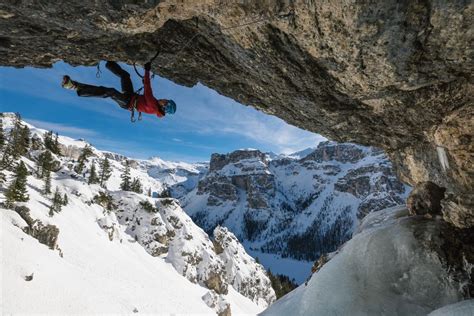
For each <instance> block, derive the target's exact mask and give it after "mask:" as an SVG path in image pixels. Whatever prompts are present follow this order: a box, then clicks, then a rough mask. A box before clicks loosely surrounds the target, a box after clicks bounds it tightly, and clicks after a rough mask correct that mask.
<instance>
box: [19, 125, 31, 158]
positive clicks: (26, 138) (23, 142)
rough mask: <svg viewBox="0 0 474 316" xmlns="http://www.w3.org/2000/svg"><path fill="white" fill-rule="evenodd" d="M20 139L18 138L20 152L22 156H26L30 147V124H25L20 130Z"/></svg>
mask: <svg viewBox="0 0 474 316" xmlns="http://www.w3.org/2000/svg"><path fill="white" fill-rule="evenodd" d="M19 136H20V139H19V140H18V152H19V154H20V155H21V156H24V155H26V154H27V153H28V149H29V148H30V138H31V135H30V129H29V128H28V126H26V125H23V126H22V128H21V130H20V135H19Z"/></svg>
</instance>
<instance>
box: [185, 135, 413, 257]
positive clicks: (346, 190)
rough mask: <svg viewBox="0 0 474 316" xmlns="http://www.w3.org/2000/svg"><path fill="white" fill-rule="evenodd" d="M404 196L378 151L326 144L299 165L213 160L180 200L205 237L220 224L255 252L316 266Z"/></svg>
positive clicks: (246, 158) (230, 157)
mask: <svg viewBox="0 0 474 316" xmlns="http://www.w3.org/2000/svg"><path fill="white" fill-rule="evenodd" d="M407 193H408V188H407V187H406V186H405V185H403V184H402V183H401V182H400V181H399V180H398V179H397V178H396V176H395V174H394V172H393V170H392V166H391V165H390V163H389V162H388V160H387V158H386V156H384V154H383V152H381V151H380V150H379V149H375V148H367V147H363V146H357V145H354V144H349V143H343V144H338V143H335V142H323V143H321V144H319V145H318V147H317V148H315V149H314V150H313V151H312V152H311V153H309V154H308V155H306V156H305V157H304V158H302V159H295V158H290V157H275V158H274V159H270V158H269V157H268V156H267V155H266V154H264V153H262V152H260V151H256V150H247V151H245V150H238V151H235V152H232V153H229V154H226V155H222V154H213V155H212V159H211V161H210V168H209V173H208V174H207V175H205V176H204V177H203V178H202V179H201V180H200V181H199V183H198V185H197V188H196V189H195V190H194V191H192V192H191V193H190V194H188V195H187V196H185V197H184V198H182V199H181V201H182V205H183V208H184V209H185V211H186V212H188V214H190V215H191V217H192V218H193V220H194V221H195V222H196V223H197V224H198V225H200V226H201V227H202V228H203V229H204V230H206V231H207V232H208V233H209V234H210V233H211V232H212V231H213V230H214V228H215V227H216V226H218V225H223V226H226V227H228V228H229V229H230V230H231V231H232V232H233V233H234V234H235V235H236V236H237V237H238V238H239V239H240V240H243V241H245V244H246V245H247V246H248V247H251V248H252V249H254V250H259V251H263V252H270V253H275V254H282V255H284V256H289V257H293V258H297V259H306V260H315V259H317V258H318V256H319V255H320V254H322V253H326V252H331V251H334V250H335V249H336V248H337V247H338V246H339V245H340V244H341V243H343V242H344V241H346V240H347V239H349V238H350V236H351V233H352V231H353V229H354V226H355V225H356V221H357V218H359V219H362V218H363V217H365V216H366V215H367V214H369V213H370V212H374V211H378V210H381V209H384V208H386V207H390V206H393V205H398V204H403V203H404V201H405V198H406V194H407Z"/></svg>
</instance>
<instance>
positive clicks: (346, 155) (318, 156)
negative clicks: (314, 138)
mask: <svg viewBox="0 0 474 316" xmlns="http://www.w3.org/2000/svg"><path fill="white" fill-rule="evenodd" d="M367 154H368V149H367V148H364V147H362V146H357V145H354V144H348V143H336V142H329V141H327V142H321V143H320V144H319V145H318V147H317V148H316V149H315V150H314V151H313V152H312V153H310V154H309V155H307V156H306V157H304V158H303V159H302V160H303V161H315V162H326V161H331V160H335V161H338V162H341V163H352V164H353V163H356V162H357V161H359V160H361V159H362V158H364V157H365V156H366V155H367Z"/></svg>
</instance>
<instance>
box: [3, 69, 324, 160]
mask: <svg viewBox="0 0 474 316" xmlns="http://www.w3.org/2000/svg"><path fill="white" fill-rule="evenodd" d="M122 66H123V67H124V68H125V69H126V70H127V71H129V72H130V74H131V75H132V78H133V81H134V87H135V89H137V88H139V87H141V80H140V79H139V78H138V77H137V76H136V74H135V72H134V70H133V68H131V67H129V66H127V65H122ZM101 70H102V73H101V77H100V78H96V68H95V67H83V66H79V67H72V66H70V65H68V64H66V63H64V62H58V63H56V64H55V65H54V67H53V68H51V69H38V68H30V67H26V68H22V69H15V68H10V67H0V96H1V97H0V111H1V112H19V113H20V114H21V115H22V116H23V118H24V119H25V120H26V121H28V122H30V123H31V124H33V125H35V126H37V127H41V128H45V129H51V130H53V131H57V132H59V134H61V135H66V136H70V137H74V138H84V139H86V140H87V141H88V142H90V143H91V144H92V145H94V146H95V147H97V148H99V149H102V150H109V151H113V152H118V153H121V154H124V155H127V156H130V157H134V158H149V157H152V156H159V157H161V158H163V159H166V160H178V161H188V162H193V161H207V160H209V157H210V155H211V154H212V153H214V152H219V153H226V152H230V151H233V150H236V149H240V148H256V149H260V150H262V151H273V152H275V153H290V152H294V151H298V150H301V149H304V148H307V147H314V146H316V145H317V144H318V143H319V142H320V141H321V140H323V139H324V138H322V137H321V136H319V135H317V134H314V133H310V132H307V131H304V130H301V129H298V128H296V127H293V126H291V125H288V124H286V123H285V122H284V121H282V120H280V119H278V118H276V117H274V116H270V115H266V114H264V113H262V112H259V111H256V110H255V109H253V108H252V107H250V106H244V105H241V104H239V103H237V102H235V101H233V100H232V99H229V98H226V97H224V96H221V95H219V94H218V93H217V92H215V91H213V90H211V89H209V88H207V87H205V86H203V85H201V84H198V85H196V86H194V87H192V88H187V87H183V86H179V85H177V84H175V83H173V82H171V81H169V80H166V79H164V78H160V77H159V76H155V79H154V80H153V81H152V88H153V93H154V95H155V97H157V98H165V99H173V100H175V101H176V103H177V105H178V109H177V112H176V114H175V115H168V116H166V117H165V118H163V119H159V118H157V117H155V116H150V115H143V121H141V122H136V123H131V122H130V115H129V112H127V111H126V110H123V109H121V108H119V107H118V105H116V103H115V102H113V101H112V100H109V99H96V98H80V97H78V96H77V95H76V93H75V92H74V91H70V90H65V89H62V88H61V86H60V82H61V78H62V76H63V75H64V74H69V75H70V76H71V78H72V79H74V80H77V81H80V82H85V83H90V84H94V85H103V86H110V87H115V88H117V89H118V90H120V82H119V79H118V78H117V77H115V76H114V75H112V74H111V73H110V72H109V71H107V69H106V68H105V65H104V63H103V62H102V63H101Z"/></svg>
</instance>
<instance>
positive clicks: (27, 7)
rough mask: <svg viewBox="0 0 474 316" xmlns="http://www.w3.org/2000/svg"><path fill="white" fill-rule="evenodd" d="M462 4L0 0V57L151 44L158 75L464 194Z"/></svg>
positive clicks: (47, 60) (138, 56)
mask: <svg viewBox="0 0 474 316" xmlns="http://www.w3.org/2000/svg"><path fill="white" fill-rule="evenodd" d="M473 11H474V6H473V4H472V3H470V2H469V1H463V0H455V1H435V0H430V1H421V0H420V1H404V2H400V1H395V0H393V1H380V2H370V1H369V2H341V1H325V2H319V1H304V0H296V1H287V0H273V1H223V0H197V1H196V0H193V1H190V0H184V1H179V2H177V3H174V2H172V1H144V0H143V1H129V0H108V1H101V2H97V1H92V0H86V1H68V2H67V3H59V4H58V3H57V1H53V0H41V1H36V0H35V1H33V0H25V1H14V0H7V1H3V2H2V3H1V4H0V30H1V31H0V64H1V65H9V66H17V67H22V66H27V65H33V66H44V67H47V66H50V65H51V64H52V63H54V62H55V61H58V60H61V59H63V60H65V61H67V62H69V63H71V64H81V65H93V64H95V63H97V61H99V60H105V59H112V60H119V61H124V62H128V63H132V62H139V63H142V64H143V63H144V62H145V61H146V60H148V59H149V58H150V57H151V56H153V54H154V53H155V51H156V49H157V48H158V47H159V48H160V49H161V51H162V53H161V55H160V56H159V58H158V59H157V60H156V62H155V64H154V71H155V72H157V73H158V74H160V75H161V76H164V77H166V78H169V79H171V80H173V81H175V82H178V83H180V84H184V85H194V84H196V83H197V82H201V83H203V84H204V85H207V86H209V87H211V88H213V89H215V90H217V91H219V92H220V93H222V94H224V95H227V96H229V97H232V98H233V99H235V100H237V101H239V102H241V103H243V104H249V105H252V106H254V107H256V108H257V109H260V110H262V111H265V112H267V113H270V114H273V115H276V116H279V117H280V118H282V119H284V120H285V121H287V122H289V123H291V124H294V125H296V126H299V127H302V128H305V129H308V130H311V131H315V132H318V133H321V134H323V135H324V136H327V137H329V138H331V139H334V140H339V141H341V140H343V141H354V142H359V143H362V144H366V145H374V146H379V147H383V148H384V149H386V150H387V151H388V152H389V154H390V156H391V158H392V160H393V162H394V165H395V166H396V167H397V170H398V172H399V174H400V175H401V176H402V177H403V180H404V181H407V182H408V183H410V184H412V185H414V184H416V183H418V182H421V181H427V180H431V181H433V182H435V183H437V184H438V185H440V186H442V187H446V188H447V190H448V192H450V193H453V194H454V195H456V196H458V197H459V199H454V200H455V201H459V200H467V201H472V199H471V198H469V195H472V190H473V186H474V185H473V183H474V182H473V181H474V177H473V171H474V167H473V165H472V163H469V161H472V154H473V148H472V146H473V145H472V144H473V142H472V136H473V135H472V133H473V131H474V119H473V111H474V109H473V101H472V96H473V88H472V83H473V80H472V73H473V68H474V63H473V62H472V57H473V52H472V45H471V44H470V43H472V42H473V33H472V25H473V24H474V21H473V19H474V18H473V17H474V14H473ZM260 19H263V20H264V21H262V22H261V23H255V24H251V25H248V26H245V27H241V28H231V29H226V28H229V27H233V26H236V25H238V24H243V23H248V22H252V21H255V20H260ZM196 34H198V35H196ZM195 35H196V36H195ZM194 36H195V37H194ZM192 37H194V38H193V40H192V41H191V42H189V41H190V39H191V38H192ZM177 49H179V51H178V52H177V51H176V50H177ZM243 78H245V80H244V79H243ZM438 148H441V149H440V150H441V152H443V154H442V155H443V156H444V157H445V160H446V161H447V164H446V163H441V162H440V161H439V157H440V153H439V152H440V151H439V150H438ZM447 165H449V168H446V166H447ZM468 208H471V209H472V204H470V205H468ZM466 217H468V218H470V217H471V215H470V214H467V216H466ZM469 223H472V221H466V222H464V223H459V224H461V225H465V226H469V225H470V224H469Z"/></svg>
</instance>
